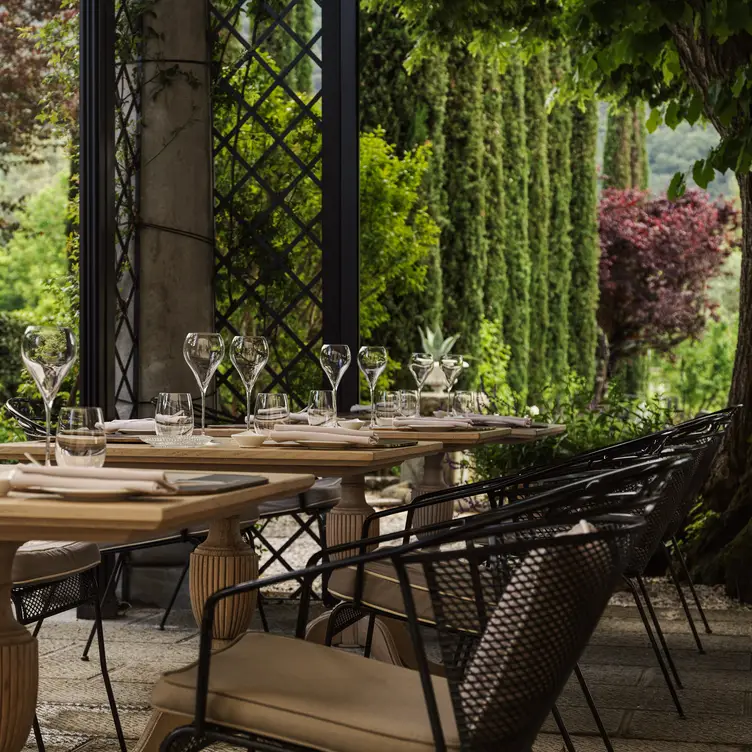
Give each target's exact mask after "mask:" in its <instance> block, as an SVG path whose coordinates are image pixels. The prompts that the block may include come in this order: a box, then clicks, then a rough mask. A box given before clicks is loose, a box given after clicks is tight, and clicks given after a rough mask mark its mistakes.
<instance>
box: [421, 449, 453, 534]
mask: <svg viewBox="0 0 752 752" xmlns="http://www.w3.org/2000/svg"><path fill="white" fill-rule="evenodd" d="M447 488H448V486H447V484H446V483H445V482H444V454H443V452H442V453H441V454H432V455H430V456H428V457H426V461H425V465H424V466H423V480H421V482H420V485H419V486H417V487H416V488H415V489H414V490H413V499H415V498H417V497H418V496H422V495H423V494H426V493H433V492H434V491H445V490H446V489H447ZM453 514H454V502H453V501H444V502H441V503H440V504H432V505H431V506H428V507H424V508H422V509H417V510H416V511H415V515H414V516H413V527H424V526H426V525H435V524H436V523H437V522H446V521H448V520H451V519H452V516H453Z"/></svg>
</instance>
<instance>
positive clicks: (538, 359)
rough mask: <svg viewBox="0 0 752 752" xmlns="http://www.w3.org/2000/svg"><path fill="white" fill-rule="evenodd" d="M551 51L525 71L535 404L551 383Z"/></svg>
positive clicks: (531, 386)
mask: <svg viewBox="0 0 752 752" xmlns="http://www.w3.org/2000/svg"><path fill="white" fill-rule="evenodd" d="M548 65H549V55H548V51H547V50H546V51H544V52H541V53H540V54H538V55H536V56H535V57H534V58H533V59H532V60H531V61H530V64H529V65H528V66H527V68H526V69H525V120H526V123H527V150H528V153H529V154H530V176H529V180H528V222H527V227H528V240H529V245H530V264H531V280H530V363H529V367H528V373H529V377H528V380H529V389H530V398H531V399H532V400H535V399H537V398H538V396H539V395H540V392H541V389H542V388H543V387H544V386H545V384H546V382H547V381H548V379H549V375H550V371H549V366H550V362H549V357H548V352H547V350H548V346H547V345H548V327H549V312H548V274H549V272H548V257H549V245H548V243H549V224H550V215H551V189H550V179H549V162H548V148H549V147H548V129H549V126H548V117H547V115H546V97H547V96H548V93H549V91H550V89H551V81H550V76H549V70H548Z"/></svg>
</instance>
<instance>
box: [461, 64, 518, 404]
mask: <svg viewBox="0 0 752 752" xmlns="http://www.w3.org/2000/svg"><path fill="white" fill-rule="evenodd" d="M502 84H503V86H502V102H503V108H502V111H503V120H504V188H505V198H506V222H505V226H506V227H505V233H504V234H505V235H506V260H507V279H508V281H509V286H508V290H507V296H506V302H505V305H504V340H505V342H506V344H508V345H509V347H510V348H511V361H510V363H509V385H510V387H511V388H512V389H513V390H514V391H516V392H517V393H518V394H519V395H520V398H521V399H522V400H525V399H526V398H527V387H528V362H529V359H530V274H531V269H530V247H529V244H528V178H529V162H528V155H527V139H526V133H525V130H526V127H525V72H524V70H523V67H522V62H521V61H520V60H519V59H515V60H513V61H512V62H511V63H510V65H509V66H508V68H507V70H506V72H505V73H504V76H503V78H502ZM450 111H451V108H450Z"/></svg>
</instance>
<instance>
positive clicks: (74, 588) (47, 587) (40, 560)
mask: <svg viewBox="0 0 752 752" xmlns="http://www.w3.org/2000/svg"><path fill="white" fill-rule="evenodd" d="M98 567H99V550H98V549H97V546H96V544H94V543H59V542H49V541H30V542H29V543H26V544H24V545H23V546H21V548H19V549H18V552H17V553H16V556H15V558H14V560H13V573H12V576H13V587H12V589H11V600H12V601H13V605H14V607H15V610H16V618H17V620H18V622H19V623H20V624H23V625H24V626H27V625H31V624H34V631H33V634H34V636H35V637H36V636H37V635H38V634H39V630H40V629H41V627H42V623H43V622H44V620H45V619H47V618H49V617H51V616H55V615H56V614H60V613H63V612H64V611H70V610H71V609H73V608H77V607H78V606H81V605H84V604H91V605H92V606H93V607H94V614H95V618H94V627H95V629H96V634H97V642H98V645H99V665H100V667H101V669H102V679H103V681H104V686H105V691H106V693H107V700H108V703H109V706H110V712H111V713H112V720H113V723H114V724H115V732H116V734H117V738H118V743H119V745H120V749H121V752H126V747H125V739H124V738H123V730H122V727H121V725H120V717H119V715H118V710H117V704H116V703H115V697H114V694H113V692H112V685H111V683H110V675H109V672H108V670H107V656H106V652H105V645H104V633H103V631H102V613H101V611H100V606H99V591H98V588H97V577H96V570H97V568H98ZM33 729H34V737H35V739H36V743H37V747H38V748H39V750H40V752H44V741H43V739H42V731H41V729H40V726H39V720H38V719H37V717H36V716H34V723H33Z"/></svg>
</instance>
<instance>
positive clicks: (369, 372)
mask: <svg viewBox="0 0 752 752" xmlns="http://www.w3.org/2000/svg"><path fill="white" fill-rule="evenodd" d="M386 363H387V356H386V348H385V347H369V346H367V345H364V346H363V347H361V348H360V350H358V367H359V368H360V370H361V373H362V374H363V375H364V376H365V377H366V381H367V382H368V388H369V389H370V390H371V426H370V427H371V428H376V399H375V397H374V390H375V389H376V382H377V381H378V380H379V376H381V374H382V373H384V369H385V368H386Z"/></svg>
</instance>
